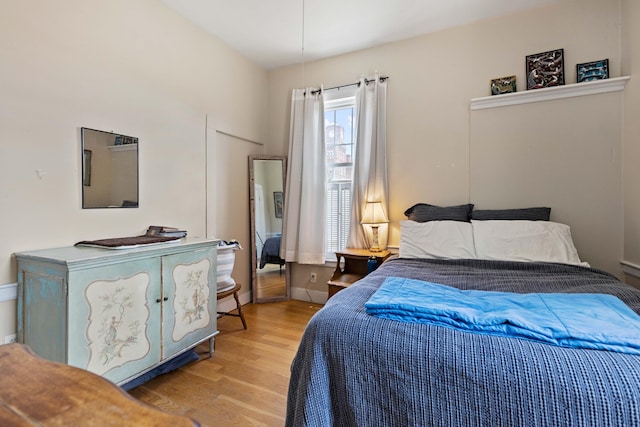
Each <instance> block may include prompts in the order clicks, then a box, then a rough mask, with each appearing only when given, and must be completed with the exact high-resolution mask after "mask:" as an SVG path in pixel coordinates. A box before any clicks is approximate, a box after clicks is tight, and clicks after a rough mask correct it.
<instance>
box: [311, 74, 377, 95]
mask: <svg viewBox="0 0 640 427" xmlns="http://www.w3.org/2000/svg"><path fill="white" fill-rule="evenodd" d="M379 79H380V81H381V82H383V81H385V80H388V79H389V76H380V77H379ZM375 81H376V79H369V80H367V79H364V84H366V85H368V84H369V83H373V82H375ZM349 86H360V82H355V83H348V84H346V85H340V86H334V87H328V88H326V89H322V90H324V91H327V90H340V89H342V88H343V87H349ZM320 92H321V90H320V89H316V90H312V91H311V94H312V95H317V94H319V93H320Z"/></svg>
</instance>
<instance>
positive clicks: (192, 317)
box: [162, 249, 217, 358]
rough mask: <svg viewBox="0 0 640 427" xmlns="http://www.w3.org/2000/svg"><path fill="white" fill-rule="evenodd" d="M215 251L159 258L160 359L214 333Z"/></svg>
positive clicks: (215, 324) (215, 320) (215, 319)
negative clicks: (161, 309)
mask: <svg viewBox="0 0 640 427" xmlns="http://www.w3.org/2000/svg"><path fill="white" fill-rule="evenodd" d="M216 256H217V253H216V249H206V250H200V251H194V252H188V253H181V254H175V255H169V256H165V257H163V258H162V281H163V312H162V318H163V325H162V337H163V340H162V342H163V348H162V357H163V358H167V357H170V356H172V355H174V354H177V353H179V352H180V351H182V350H183V349H184V348H186V347H189V346H190V345H192V344H195V343H198V342H200V341H202V340H203V339H205V338H207V337H209V336H211V334H212V333H214V332H215V331H216V326H217V317H216V293H215V289H216V263H215V259H216Z"/></svg>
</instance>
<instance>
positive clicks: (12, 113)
mask: <svg viewBox="0 0 640 427" xmlns="http://www.w3.org/2000/svg"><path fill="white" fill-rule="evenodd" d="M0 52H2V55H1V56H2V61H1V62H2V65H1V66H0V81H1V82H2V96H0V140H1V144H2V149H1V150H2V153H1V155H0V200H1V206H2V209H1V210H0V222H1V223H2V224H4V227H3V228H4V230H3V233H2V234H3V235H2V239H0V284H6V283H14V282H16V280H17V279H16V265H15V260H14V259H13V258H12V256H11V254H12V253H14V252H18V251H24V250H32V249H39V248H46V247H58V246H67V245H73V244H74V243H76V242H78V241H80V240H85V239H97V238H106V237H121V236H131V235H136V234H140V233H143V232H144V231H145V229H146V227H147V226H148V225H150V224H164V225H170V226H177V227H180V228H184V229H186V230H188V233H189V235H190V236H201V237H204V236H205V235H207V234H208V235H209V237H218V236H220V237H224V238H230V237H234V238H241V236H238V235H227V230H229V229H234V230H235V229H243V230H247V229H248V220H247V219H246V218H248V214H247V216H246V217H245V218H243V217H242V216H229V217H226V218H225V219H224V221H221V222H218V223H216V227H213V226H211V227H210V228H211V229H210V230H207V226H208V222H207V209H206V206H207V199H208V197H210V196H211V194H208V193H207V187H209V191H210V192H211V193H213V192H214V190H215V188H211V187H215V186H216V185H218V180H217V179H216V175H215V173H214V172H213V171H215V170H216V168H217V166H218V164H217V163H216V162H213V161H212V160H211V159H212V158H213V159H215V158H216V157H215V153H209V154H210V156H211V157H209V158H208V157H207V156H206V155H205V153H206V151H207V149H206V145H207V141H208V140H206V137H205V135H206V133H207V122H206V120H207V119H209V121H210V122H215V124H216V126H215V128H216V129H223V130H224V131H226V132H228V133H232V134H235V135H240V136H242V137H245V138H250V139H254V140H265V139H266V131H267V124H266V123H267V122H266V121H267V105H266V95H267V90H266V83H267V73H266V71H264V70H262V69H261V68H259V67H257V66H255V65H254V64H252V63H250V62H249V61H247V60H246V59H245V58H243V57H242V56H240V55H239V54H237V53H236V52H234V51H232V50H231V49H229V48H228V47H227V46H225V45H224V44H222V43H221V42H219V41H218V40H216V39H214V38H212V37H211V36H210V35H208V34H206V33H204V32H203V31H201V30H199V29H197V28H196V27H195V26H194V25H192V24H191V23H189V22H188V21H186V20H184V19H183V18H182V17H180V16H179V15H178V14H176V13H175V12H173V11H172V10H170V9H169V8H167V7H166V6H164V5H163V3H162V2H159V1H156V0H136V1H133V2H132V1H128V0H112V1H95V0H90V1H87V0H65V1H64V2H51V1H47V0H24V1H19V2H4V3H3V6H2V10H1V12H0ZM83 126H84V127H90V128H94V129H100V130H106V131H115V132H119V133H123V134H125V135H133V136H136V137H138V138H140V208H138V209H112V210H107V209H96V210H82V209H81V207H80V206H81V194H82V193H81V155H80V147H81V145H80V128H81V127H83ZM217 148H218V147H217V146H216V145H211V147H209V149H210V151H211V150H213V151H215V150H216V149H217ZM229 151H230V152H231V153H233V154H234V156H233V157H232V161H233V162H236V163H232V164H226V167H227V168H228V169H230V170H233V173H235V174H238V175H239V176H242V175H244V176H246V175H247V173H248V172H247V159H246V157H242V156H240V155H237V154H235V153H236V147H235V146H232V147H230V148H229ZM207 166H208V167H209V170H210V173H208V174H207ZM208 177H209V178H210V180H209V182H208V183H207V178H208ZM246 200H247V199H246V198H245V199H243V200H233V199H232V200H226V203H227V204H226V205H224V209H226V210H229V211H235V212H246V211H247V204H248V202H247V201H246ZM223 235H224V236H223ZM247 236H248V232H247ZM243 270H244V269H243ZM246 270H248V269H246ZM244 274H245V279H246V276H247V275H248V273H246V272H245V273H244ZM246 289H247V291H248V287H246ZM7 313H8V314H7ZM7 318H8V319H11V320H12V321H11V322H7V321H6V319H7ZM14 319H15V300H14V301H6V302H3V303H0V321H2V324H0V343H2V339H3V338H4V336H5V335H7V334H9V333H12V332H13V331H15V324H14V323H13V320H14Z"/></svg>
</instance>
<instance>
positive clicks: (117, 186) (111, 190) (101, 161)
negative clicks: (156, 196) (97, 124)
mask: <svg viewBox="0 0 640 427" xmlns="http://www.w3.org/2000/svg"><path fill="white" fill-rule="evenodd" d="M81 131H82V208H83V209H92V208H137V207H138V138H136V137H133V136H127V135H121V134H118V133H113V132H104V131H100V130H95V129H89V128H81Z"/></svg>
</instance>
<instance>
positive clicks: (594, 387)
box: [286, 259, 640, 427]
mask: <svg viewBox="0 0 640 427" xmlns="http://www.w3.org/2000/svg"><path fill="white" fill-rule="evenodd" d="M387 277H406V278H409V279H416V280H423V281H427V282H432V283H439V284H443V285H447V286H452V287H455V288H457V289H473V290H485V291H496V292H514V293H521V294H524V293H566V294H571V296H575V297H579V294H584V293H605V294H610V295H615V296H616V297H618V298H620V300H622V301H623V302H624V303H625V304H626V305H628V306H629V307H630V308H631V309H632V310H633V311H634V312H635V313H640V290H638V289H635V288H632V287H631V286H628V285H625V284H623V283H621V282H620V281H618V280H616V278H615V277H613V276H611V275H609V274H607V273H604V272H602V271H599V270H595V269H589V268H585V267H581V266H570V265H563V264H543V263H540V264H538V263H516V262H502V261H483V260H458V261H452V260H408V259H394V260H388V261H387V262H385V263H384V264H383V265H382V266H380V267H379V268H378V269H377V270H376V271H374V272H373V273H371V274H369V275H368V276H367V277H365V278H364V279H362V280H360V281H358V282H356V283H355V284H353V285H352V286H350V287H348V288H347V289H344V290H342V291H340V292H338V293H337V294H335V295H334V296H332V297H331V299H330V300H329V301H328V302H327V304H326V305H325V306H324V308H322V309H321V310H320V311H318V312H317V313H316V314H315V315H314V316H313V318H312V319H311V321H310V322H309V324H308V325H307V327H306V329H305V332H304V335H303V337H302V340H301V342H300V346H299V348H298V351H297V353H296V356H295V358H294V360H293V363H292V366H291V377H290V383H289V393H288V400H287V420H286V425H287V426H290V427H300V426H323V427H324V426H367V427H368V426H376V427H384V426H394V427H395V426H443V427H444V426H446V427H450V426H456V427H460V426H473V427H477V426H487V427H493V426H510V427H511V426H554V427H556V426H567V427H569V426H571V427H579V426H584V427H593V426H640V356H637V355H633V354H626V353H619V352H613V351H603V350H593V349H578V348H566V347H558V346H554V345H549V344H546V343H542V342H538V341H533V340H528V339H514V338H510V337H504V336H496V335H488V334H476V333H469V332H465V331H461V330H458V329H454V328H450V327H443V326H439V325H433V324H424V323H408V322H397V321H392V320H388V319H381V318H378V317H376V316H371V315H369V314H367V312H366V308H365V303H366V302H367V301H369V299H370V298H371V296H372V295H373V294H374V293H375V292H376V291H377V290H378V289H379V288H380V287H381V286H382V284H383V282H384V281H385V279H386V278H387Z"/></svg>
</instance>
